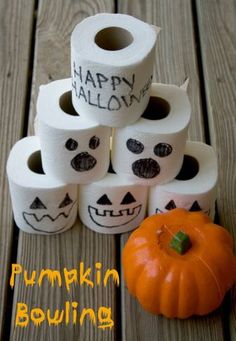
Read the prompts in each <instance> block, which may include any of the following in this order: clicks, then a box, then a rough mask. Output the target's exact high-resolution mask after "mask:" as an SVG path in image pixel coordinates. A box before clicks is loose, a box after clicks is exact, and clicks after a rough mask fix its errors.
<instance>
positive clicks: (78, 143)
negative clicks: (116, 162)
mask: <svg viewBox="0 0 236 341" xmlns="http://www.w3.org/2000/svg"><path fill="white" fill-rule="evenodd" d="M35 127H36V128H37V129H36V131H37V134H38V136H39V138H40V144H41V151H42V162H43V168H44V170H45V172H46V174H48V175H52V176H54V177H56V178H57V179H59V180H61V181H63V182H65V183H89V182H93V181H96V180H98V179H101V178H102V177H103V176H104V175H105V174H106V172H107V169H108V167H109V153H110V134H111V129H110V128H108V127H102V126H100V125H99V124H98V123H96V122H93V121H90V120H88V119H86V118H82V117H81V116H79V115H78V114H77V113H76V112H75V110H74V108H73V106H72V103H71V79H63V80H59V81H55V82H52V83H49V84H48V85H43V86H41V87H40V91H39V96H38V101H37V121H36V124H35Z"/></svg>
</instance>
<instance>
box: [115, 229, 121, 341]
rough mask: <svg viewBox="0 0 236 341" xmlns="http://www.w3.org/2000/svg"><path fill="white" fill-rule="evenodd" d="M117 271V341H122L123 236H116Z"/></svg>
mask: <svg viewBox="0 0 236 341" xmlns="http://www.w3.org/2000/svg"><path fill="white" fill-rule="evenodd" d="M115 259H116V270H117V271H118V273H119V275H120V285H119V287H117V288H116V318H115V320H116V327H115V328H116V334H115V335H116V340H119V341H121V340H122V316H121V313H122V312H121V304H122V302H121V281H122V277H121V235H119V234H118V235H116V236H115Z"/></svg>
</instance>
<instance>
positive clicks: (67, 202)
mask: <svg viewBox="0 0 236 341" xmlns="http://www.w3.org/2000/svg"><path fill="white" fill-rule="evenodd" d="M72 203H73V200H72V199H71V198H70V196H69V194H68V193H66V195H65V198H64V199H63V200H62V202H61V203H60V205H59V206H58V208H63V207H66V206H68V205H70V204H72Z"/></svg>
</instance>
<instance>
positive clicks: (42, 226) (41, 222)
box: [22, 200, 77, 234]
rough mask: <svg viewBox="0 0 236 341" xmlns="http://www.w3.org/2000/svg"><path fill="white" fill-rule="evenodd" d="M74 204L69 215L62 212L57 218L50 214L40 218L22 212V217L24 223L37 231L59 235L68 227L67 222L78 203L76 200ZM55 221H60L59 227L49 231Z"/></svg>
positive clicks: (34, 214) (33, 214)
mask: <svg viewBox="0 0 236 341" xmlns="http://www.w3.org/2000/svg"><path fill="white" fill-rule="evenodd" d="M72 203H73V204H72V205H71V207H70V209H69V210H68V212H67V213H66V212H60V213H58V214H57V215H56V216H55V217H52V216H50V215H49V214H44V215H42V216H41V217H38V216H37V215H36V213H27V212H22V216H23V219H24V221H25V222H26V223H27V224H28V225H29V226H30V227H31V228H32V229H33V230H35V231H39V232H44V233H48V234H52V233H57V232H60V231H62V230H64V229H65V228H66V227H67V224H66V222H65V220H67V219H68V218H69V216H70V213H71V211H72V209H73V207H74V206H75V204H76V203H77V201H76V200H75V201H74V202H73V201H72ZM55 221H58V225H57V226H56V227H55V231H48V226H50V223H52V222H55ZM60 225H62V226H60ZM36 226H37V227H36ZM59 226H60V227H59Z"/></svg>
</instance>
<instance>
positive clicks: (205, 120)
mask: <svg viewBox="0 0 236 341" xmlns="http://www.w3.org/2000/svg"><path fill="white" fill-rule="evenodd" d="M191 7H192V18H193V34H194V39H195V52H196V62H197V68H198V78H199V91H200V95H201V96H200V99H201V102H200V103H201V109H202V117H203V128H204V135H205V142H206V143H207V144H211V138H210V130H209V121H208V116H207V101H206V87H205V79H204V73H203V64H202V52H201V41H200V33H199V26H198V18H197V7H196V1H195V0H192V1H191Z"/></svg>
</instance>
